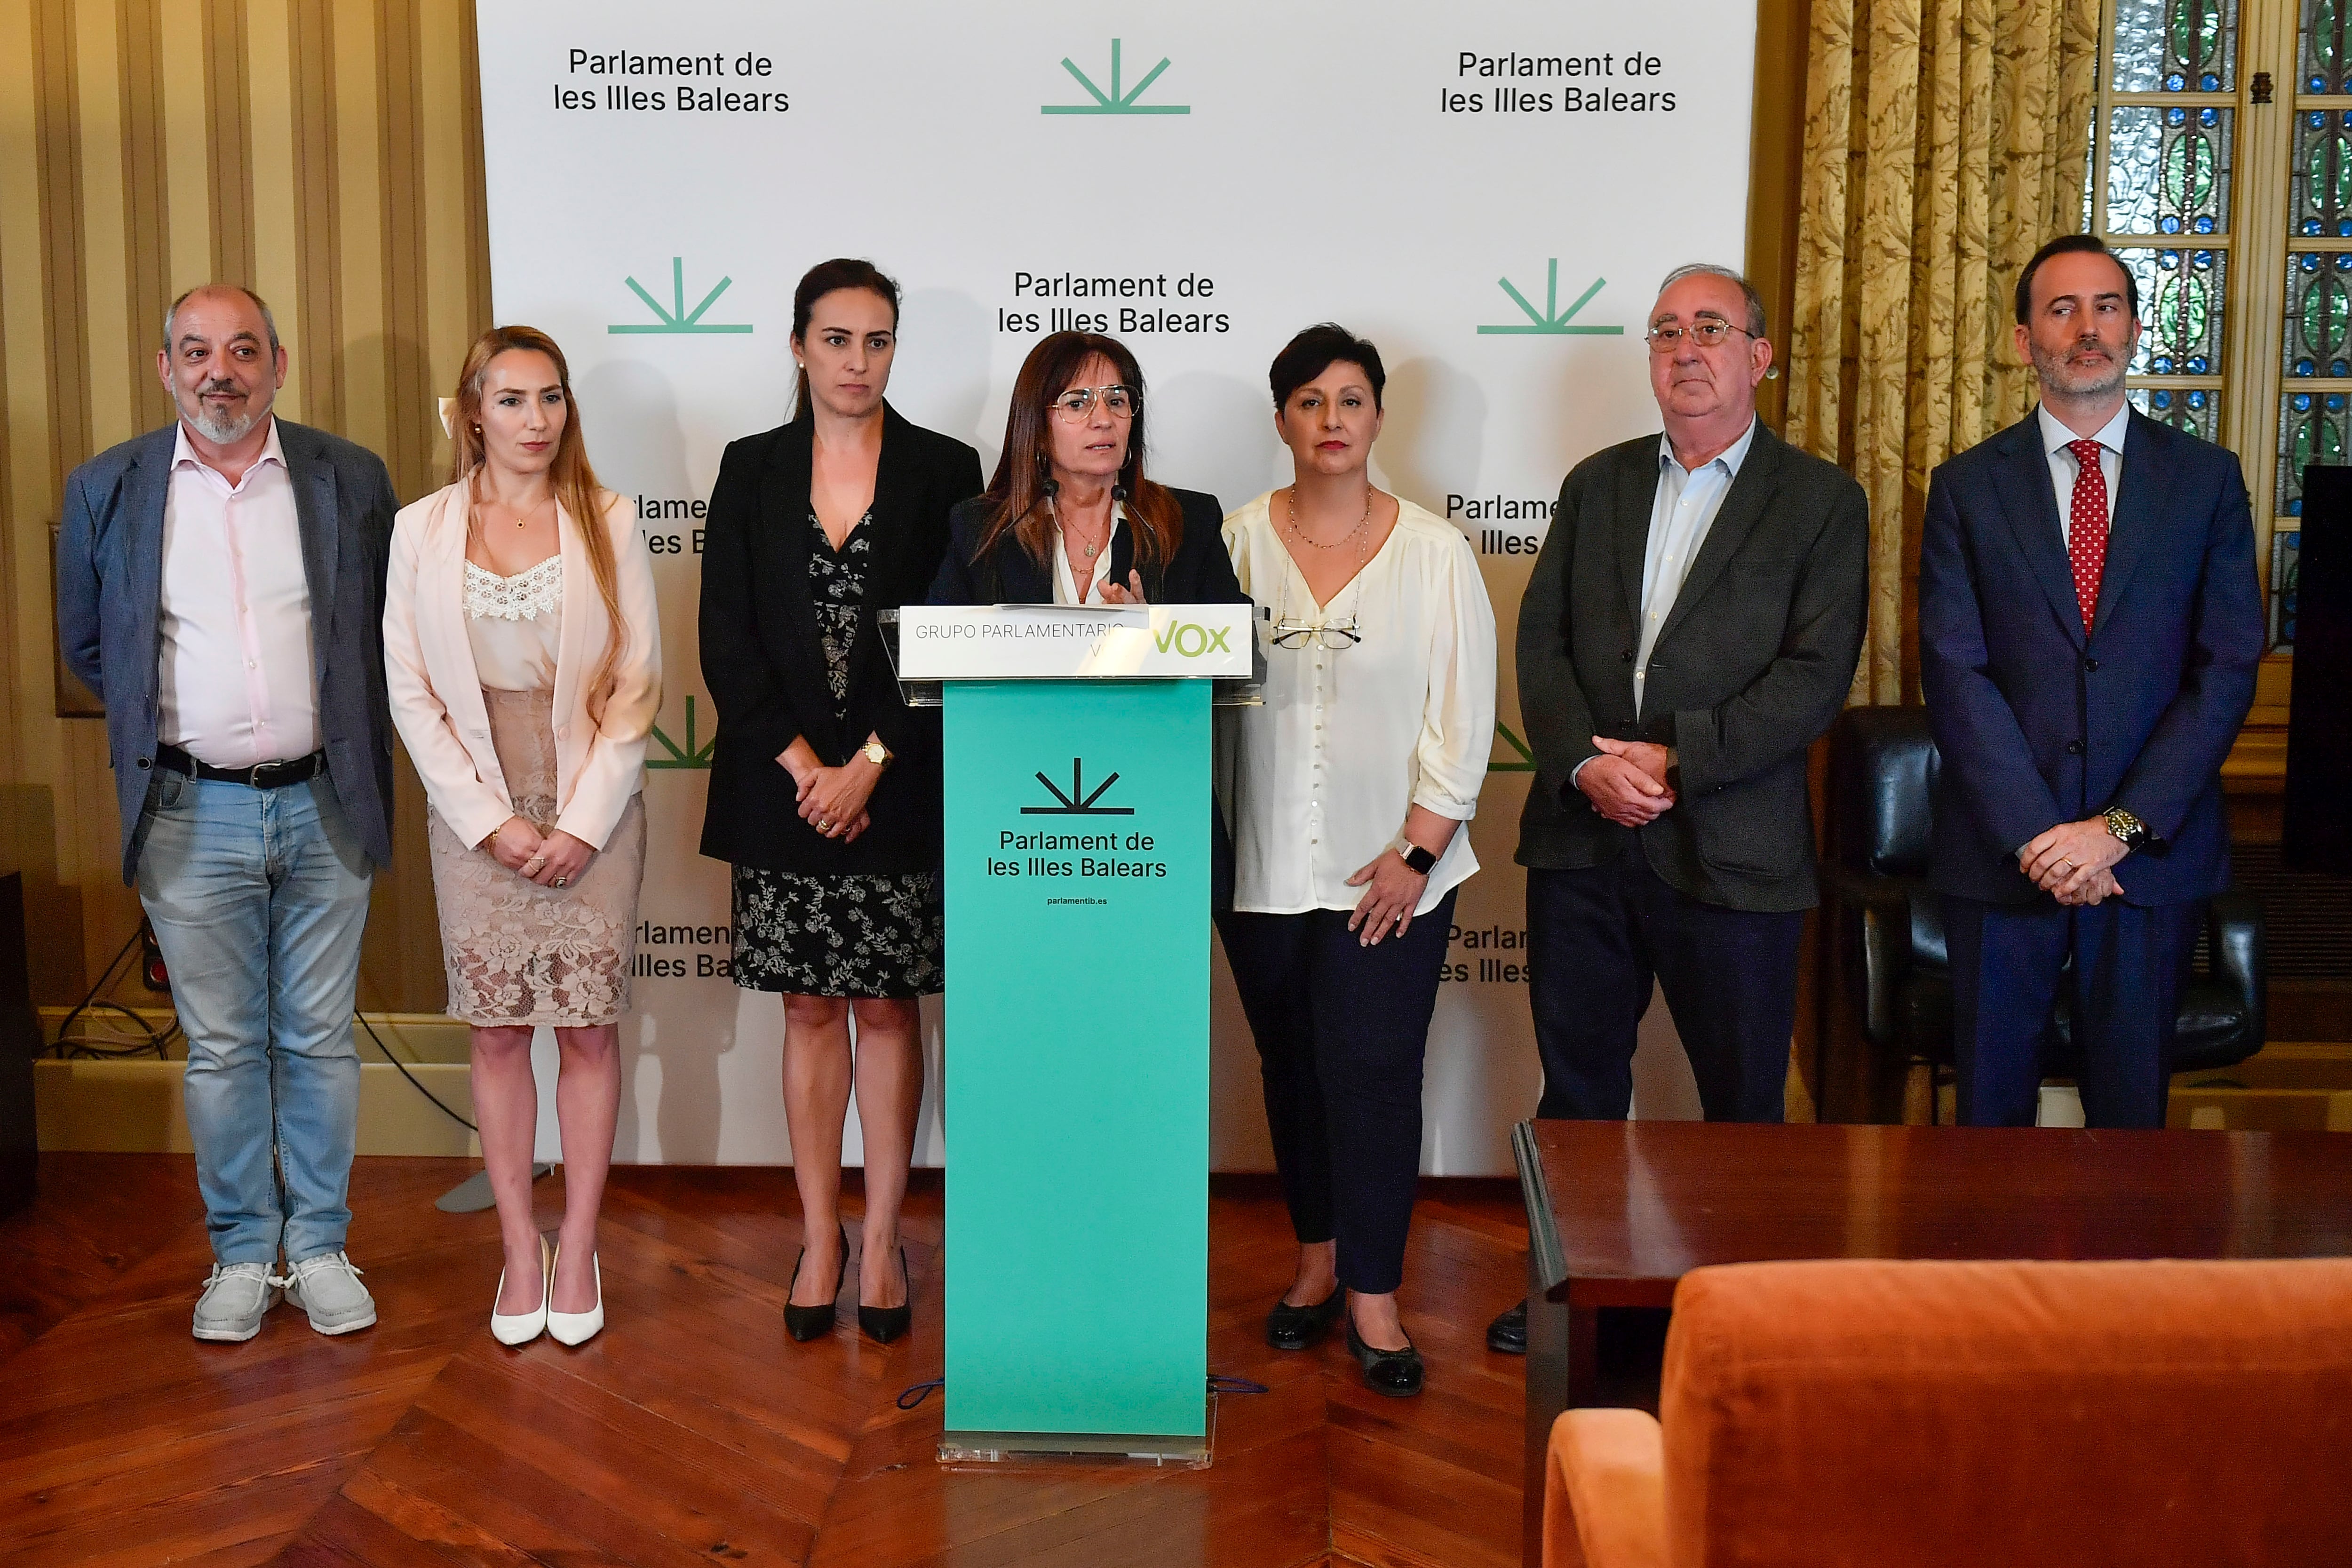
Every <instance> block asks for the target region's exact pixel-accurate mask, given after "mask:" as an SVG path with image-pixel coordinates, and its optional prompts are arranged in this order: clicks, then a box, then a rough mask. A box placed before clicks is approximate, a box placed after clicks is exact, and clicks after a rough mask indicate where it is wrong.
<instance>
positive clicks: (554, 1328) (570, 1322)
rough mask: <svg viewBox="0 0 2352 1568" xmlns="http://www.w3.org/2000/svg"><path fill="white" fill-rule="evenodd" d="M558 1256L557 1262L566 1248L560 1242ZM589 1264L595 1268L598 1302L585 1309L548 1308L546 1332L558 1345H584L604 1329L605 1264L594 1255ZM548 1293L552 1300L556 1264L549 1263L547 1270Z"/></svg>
mask: <svg viewBox="0 0 2352 1568" xmlns="http://www.w3.org/2000/svg"><path fill="white" fill-rule="evenodd" d="M555 1256H556V1258H557V1260H558V1261H561V1260H562V1257H563V1247H562V1244H560V1243H559V1244H558V1245H557V1247H556V1248H555ZM588 1267H589V1268H593V1269H594V1270H595V1271H596V1304H595V1305H594V1306H593V1307H591V1308H589V1309H588V1310H586V1311H584V1312H558V1311H556V1310H553V1309H550V1310H549V1311H548V1314H547V1334H548V1337H549V1338H550V1339H551V1340H553V1341H555V1342H557V1343H558V1344H566V1345H584V1344H586V1343H587V1342H589V1341H590V1340H593V1339H594V1338H595V1337H596V1336H597V1335H598V1334H599V1333H602V1332H603V1331H604V1264H603V1263H602V1262H600V1261H599V1260H598V1259H597V1258H595V1257H594V1256H593V1255H591V1256H590V1258H589V1259H588ZM547 1294H548V1298H549V1299H550V1300H553V1299H554V1296H555V1266H554V1265H553V1264H550V1265H549V1266H548V1269H547Z"/></svg>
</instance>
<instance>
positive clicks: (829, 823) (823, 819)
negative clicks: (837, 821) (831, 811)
mask: <svg viewBox="0 0 2352 1568" xmlns="http://www.w3.org/2000/svg"><path fill="white" fill-rule="evenodd" d="M816 830H817V831H818V832H819V833H830V832H832V831H833V818H831V817H829V816H820V817H818V818H817V819H816Z"/></svg>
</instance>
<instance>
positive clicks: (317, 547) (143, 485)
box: [58, 419, 400, 882]
mask: <svg viewBox="0 0 2352 1568" xmlns="http://www.w3.org/2000/svg"><path fill="white" fill-rule="evenodd" d="M177 430H178V426H175V425H166V426H163V428H162V429H161V430H151V431H149V432H148V433H147V434H146V435H144V436H140V437H133V438H132V439H131V440H128V441H125V442H123V443H122V444H121V446H119V447H110V448H108V449H107V450H106V451H103V452H100V454H99V455H98V456H97V457H95V458H90V459H89V461H88V462H86V463H84V464H82V465H81V467H79V468H76V469H75V470H74V471H73V472H72V473H71V474H69V475H68V476H67V477H66V504H65V520H64V523H63V525H62V526H61V527H60V529H59V530H58V642H59V643H60V644H61V645H62V646H63V647H64V649H65V658H66V666H67V668H69V669H71V670H72V671H73V672H74V674H75V675H77V676H79V677H80V679H81V680H82V683H83V684H84V685H86V686H88V687H89V689H91V690H92V691H94V692H96V693H97V694H98V695H99V698H100V700H102V701H103V702H105V704H106V740H107V752H108V756H109V759H110V761H111V762H112V763H113V764H114V793H115V799H116V804H117V805H118V806H119V807H120V808H121V816H122V879H123V880H124V881H125V882H129V881H132V880H133V879H135V877H136V874H137V871H138V867H139V826H140V819H141V816H142V812H143V810H144V808H145V806H146V803H147V785H148V782H149V780H150V779H151V778H152V775H153V769H154V765H155V700H156V687H157V684H158V661H159V660H160V659H161V658H162V657H163V632H162V629H161V627H160V626H159V625H158V613H159V611H160V609H161V607H162V599H163V498H164V494H165V491H166V490H167V489H168V488H169V481H170V478H171V468H172V450H173V446H174V444H175V442H176V440H177ZM278 446H279V447H280V448H281V449H283V450H284V452H285V454H286V471H287V475H288V477H289V479H292V480H293V483H294V507H295V512H296V515H297V517H298V518H299V521H300V527H301V531H302V574H303V576H304V577H305V578H307V579H308V580H309V582H310V630H311V637H310V643H311V647H312V648H313V650H314V653H313V658H314V660H315V665H316V668H314V670H313V672H312V673H313V677H314V679H316V680H317V682H318V695H319V728H320V732H321V733H322V734H323V735H324V736H325V737H326V752H327V770H328V773H329V774H330V776H331V777H332V779H333V780H334V785H335V796H336V799H337V800H338V801H339V802H340V803H341V805H342V808H343V814H344V815H345V816H347V817H349V818H350V819H351V824H352V830H353V831H354V832H356V833H357V834H358V835H359V837H360V844H361V847H363V848H364V849H365V850H366V851H367V855H368V858H369V859H371V860H373V861H374V862H375V864H377V865H379V866H386V865H389V864H391V862H392V734H393V731H392V709H391V705H390V703H389V701H388V700H386V698H385V696H384V689H383V574H384V561H385V556H386V553H387V552H388V551H389V549H390V546H391V542H392V518H393V513H394V512H395V511H397V510H400V503H399V501H398V500H395V499H394V496H393V490H392V476H391V475H389V474H387V473H386V472H385V471H384V467H383V459H382V458H378V457H377V456H376V455H375V454H374V453H373V452H371V451H368V450H366V449H365V448H363V447H355V446H353V445H352V443H351V442H349V441H346V440H344V439H343V438H342V437H340V436H331V435H329V434H328V433H327V432H326V431H324V430H313V429H311V428H310V427H309V426H303V425H296V424H293V423H291V422H290V421H288V420H284V419H280V420H279V421H278Z"/></svg>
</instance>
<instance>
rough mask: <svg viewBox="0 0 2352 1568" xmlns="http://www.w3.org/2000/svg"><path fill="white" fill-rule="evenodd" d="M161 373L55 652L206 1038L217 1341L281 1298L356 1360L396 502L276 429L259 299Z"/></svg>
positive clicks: (195, 321) (191, 1072) (311, 445)
mask: <svg viewBox="0 0 2352 1568" xmlns="http://www.w3.org/2000/svg"><path fill="white" fill-rule="evenodd" d="M155 368H156V373H157V374H158V375H160V376H161V377H162V379H163V388H164V390H165V391H166V392H169V393H170V394H171V395H172V398H173V402H174V403H175V404H176V405H177V406H178V408H179V412H180V417H179V419H178V420H177V421H175V422H174V423H173V424H172V425H171V426H167V427H166V428H164V429H162V430H156V431H152V432H151V433H149V434H147V435H145V436H142V437H138V438H137V439H135V440H131V441H126V442H124V443H123V444H122V445H121V446H119V447H113V448H112V449H111V450H109V451H105V452H101V453H100V454H99V455H98V456H97V457H95V458H91V459H90V460H89V461H88V462H86V463H84V464H82V465H81V467H79V468H76V469H75V470H74V471H73V473H72V474H71V475H70V476H68V479H67V480H66V504H65V520H64V523H63V526H62V527H61V529H60V530H59V532H58V638H59V640H60V641H61V642H62V644H63V645H64V649H65V658H66V663H67V665H68V667H69V668H71V669H72V670H73V672H74V673H75V674H76V675H77V676H79V677H80V678H81V679H82V680H83V682H84V683H86V684H87V685H88V686H89V689H91V690H92V691H94V692H96V693H98V695H99V697H100V699H101V700H103V701H104V702H105V704H106V731H107V743H108V748H109V754H110V759H111V761H112V763H113V765H114V783H115V795H116V804H117V805H118V806H119V807H120V809H121V826H122V879H123V880H124V881H126V882H131V883H133V884H134V885H135V886H136V887H137V888H138V889H139V900H140V902H141V903H142V905H143V906H145V908H146V910H147V918H148V920H149V921H150V922H152V924H153V926H154V928H155V940H156V942H157V943H158V944H159V945H160V946H161V947H162V949H163V963H164V965H165V967H166V968H167V969H168V970H169V971H170V973H171V978H172V999H173V1005H175V1006H176V1007H177V1008H178V1010H179V1015H180V1026H181V1027H182V1028H183V1029H184V1030H185V1031H186V1033H187V1037H188V1071H187V1113H188V1131H189V1135H190V1138H191V1139H192V1141H193V1142H194V1145H195V1153H196V1182H197V1186H198V1188H199V1189H200V1190H201V1192H202V1193H203V1194H204V1200H205V1223H206V1226H207V1227H208V1228H209V1229H210V1231H211V1233H212V1242H213V1256H214V1259H215V1262H214V1265H213V1270H212V1275H211V1277H210V1278H209V1279H206V1280H205V1290H204V1294H203V1296H202V1297H201V1298H200V1299H199V1300H198V1301H197V1303H196V1310H195V1325H194V1331H195V1336H196V1338H198V1339H200V1340H249V1339H251V1338H252V1337H253V1336H254V1335H255V1334H256V1333H257V1332H258V1331H260V1328H261V1320H262V1315H263V1314H264V1313H265V1312H267V1311H268V1310H269V1308H270V1307H271V1306H273V1305H275V1304H276V1303H277V1301H278V1300H279V1292H280V1290H281V1289H284V1290H286V1291H288V1292H289V1293H290V1295H291V1297H292V1299H293V1300H296V1301H297V1302H298V1303H299V1305H300V1306H301V1307H302V1308H303V1309H304V1310H305V1311H306V1312H307V1313H308V1314H309V1316H310V1326H311V1327H312V1328H314V1329H316V1330H318V1331H320V1333H325V1334H341V1333H349V1332H351V1331H353V1330H356V1329H364V1328H366V1327H367V1326H368V1325H369V1324H371V1323H373V1322H374V1321H375V1302H374V1300H373V1299H372V1298H371V1297H370V1295H369V1293H368V1289H367V1287H366V1286H364V1285H362V1284H361V1283H360V1280H359V1270H358V1269H356V1268H353V1267H352V1262H351V1259H350V1258H349V1256H348V1255H347V1254H346V1253H345V1251H344V1249H343V1242H344V1235H345V1232H346V1231H347V1230H348V1229H349V1227H350V1225H351V1217H352V1216H351V1210H350V1208H349V1207H348V1206H347V1200H348V1197H349V1194H350V1186H351V1169H352V1152H353V1148H354V1146H355V1144H356V1142H357V1139H358V1131H359V1091H360V1063H359V1054H358V1052H357V1050H356V1049H355V1048H354V1047H353V1045H352V1000H353V994H354V993H355V991H356V990H357V988H358V984H359V963H360V934H361V931H362V927H363V926H364V924H365V922H366V920H367V906H368V889H369V885H370V883H371V881H372V879H373V869H374V868H375V867H377V866H382V865H385V864H388V863H389V862H390V860H391V858H392V813H391V802H392V725H391V720H390V709H389V707H388V705H387V703H386V701H385V698H384V687H383V631H382V627H383V575H384V558H385V552H386V550H387V548H388V546H389V543H390V541H391V536H392V518H393V512H394V510H396V506H397V503H396V502H395V501H394V499H393V490H392V480H391V478H390V476H388V475H387V474H386V473H385V472H384V468H383V462H382V461H381V460H380V459H378V458H376V457H375V456H373V454H372V453H369V452H365V451H362V450H361V449H360V448H359V447H354V446H352V444H351V443H350V442H348V441H344V440H341V439H340V438H338V437H333V436H330V435H328V434H327V433H326V432H324V431H322V430H310V429H306V428H304V427H303V426H299V425H292V424H289V423H287V422H286V421H284V420H282V419H278V418H277V417H276V416H274V415H273V414H272V413H271V412H270V405H271V403H272V402H273V401H274V399H275V398H276V396H277V394H278V387H279V386H281V385H283V384H284V383H285V380H286V351H285V349H284V348H283V347H281V346H280V345H279V343H278V328H277V326H276V324H275V323H274V322H272V321H271V320H270V317H269V311H268V307H266V306H265V305H263V304H262V302H261V300H260V299H259V298H258V297H257V296H256V295H254V294H253V293H251V292H249V291H248V290H247V289H236V288H223V287H218V286H215V287H211V288H205V289H193V290H191V291H190V292H188V293H187V294H184V295H183V296H182V297H181V298H180V299H179V300H175V301H174V302H173V306H172V309H171V311H170V313H169V314H168V315H167V316H166V317H165V318H164V322H163V349H162V351H161V352H160V353H157V355H156V356H155ZM281 1249H282V1251H283V1252H284V1255H285V1259H286V1266H287V1268H286V1274H285V1275H284V1276H283V1277H280V1276H279V1275H278V1273H277V1272H276V1268H277V1263H278V1255H279V1253H280V1251H281Z"/></svg>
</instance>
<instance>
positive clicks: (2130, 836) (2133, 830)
mask: <svg viewBox="0 0 2352 1568" xmlns="http://www.w3.org/2000/svg"><path fill="white" fill-rule="evenodd" d="M2105 816H2106V822H2107V831H2108V832H2110V833H2112V834H2114V835H2115V836H2116V841H2117V842H2118V843H2120V844H2122V845H2123V847H2125V848H2126V849H2145V848H2147V844H2148V840H2150V839H2151V838H2154V837H2156V835H2155V834H2153V833H2150V832H2149V831H2148V830H2147V823H2145V822H2142V821H2141V820H2140V819H2139V818H2138V817H2137V816H2133V815H2132V814H2131V813H2130V812H2128V811H2126V810H2125V809H2124V808H2123V807H2122V806H2120V805H2111V806H2109V807H2107V809H2106V813H2105Z"/></svg>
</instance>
